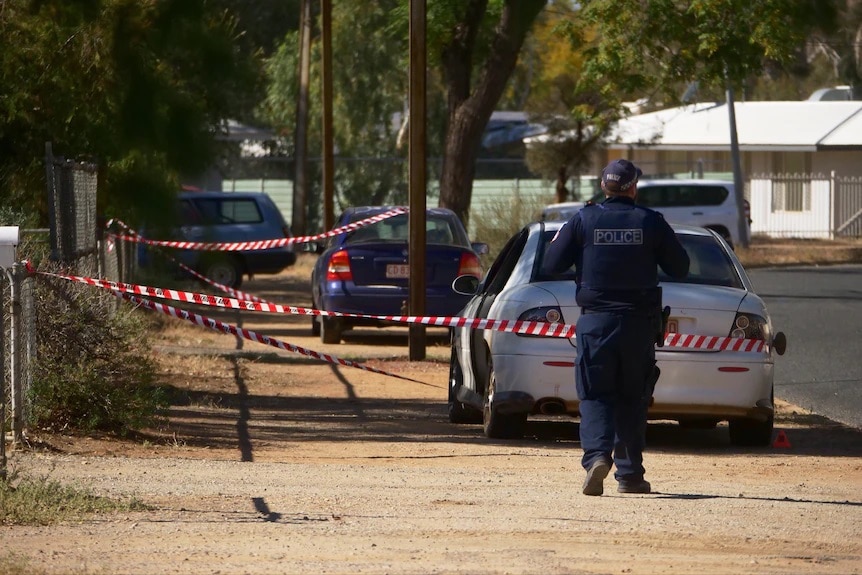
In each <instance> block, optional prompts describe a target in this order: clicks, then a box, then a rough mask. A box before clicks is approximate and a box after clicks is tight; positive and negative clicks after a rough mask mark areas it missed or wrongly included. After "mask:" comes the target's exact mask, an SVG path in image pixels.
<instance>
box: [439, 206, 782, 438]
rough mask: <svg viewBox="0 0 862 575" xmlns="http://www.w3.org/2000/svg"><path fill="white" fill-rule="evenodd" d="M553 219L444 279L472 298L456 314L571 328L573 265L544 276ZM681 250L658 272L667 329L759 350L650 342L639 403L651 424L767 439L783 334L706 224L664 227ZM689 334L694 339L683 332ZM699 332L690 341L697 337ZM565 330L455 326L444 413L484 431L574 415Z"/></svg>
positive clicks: (507, 432) (517, 433) (505, 431)
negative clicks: (684, 273)
mask: <svg viewBox="0 0 862 575" xmlns="http://www.w3.org/2000/svg"><path fill="white" fill-rule="evenodd" d="M563 224H564V222H562V221H554V222H535V223H532V224H529V225H528V226H526V227H525V228H523V229H522V230H521V231H520V232H518V233H517V234H515V235H514V236H513V237H512V238H511V239H510V240H509V241H508V243H507V244H506V246H505V247H504V248H503V250H502V251H501V252H500V254H499V256H498V257H497V259H496V260H495V261H494V263H493V265H492V266H491V267H490V269H489V270H488V273H487V274H486V275H485V278H484V279H483V280H482V281H481V282H477V280H476V279H475V278H472V279H471V278H469V277H466V276H464V277H460V278H458V279H456V280H455V282H454V284H453V287H454V289H455V290H456V291H459V292H461V293H470V294H472V295H473V297H472V299H470V301H469V302H468V303H467V305H466V306H465V307H464V309H463V310H462V311H461V313H460V315H461V316H463V317H467V318H476V319H483V318H487V319H509V320H529V321H538V322H550V323H557V322H559V323H564V324H575V323H576V321H577V319H578V316H579V315H580V308H579V307H578V305H577V303H576V302H575V280H574V269H571V270H569V271H568V272H566V273H564V274H559V275H553V276H549V275H543V274H542V272H541V269H542V266H541V263H542V256H543V254H544V251H545V247H546V246H547V244H548V242H550V240H551V238H553V236H554V234H555V233H556V232H557V230H558V229H559V228H560V227H562V225H563ZM673 229H674V231H675V232H676V234H677V237H678V238H679V239H680V241H681V242H682V244H683V246H684V247H685V249H686V251H687V252H688V254H689V256H690V258H691V267H690V272H689V275H688V277H687V278H686V279H684V280H682V281H673V280H671V279H670V278H668V277H666V276H663V274H662V273H661V270H659V279H660V280H661V283H660V285H661V287H662V290H663V305H665V306H670V308H671V313H670V317H669V320H668V322H667V330H668V332H669V333H678V334H682V335H687V334H690V335H698V336H700V335H703V336H716V337H719V338H740V339H749V340H754V341H753V342H746V344H747V345H746V346H745V347H746V348H750V347H752V344H754V345H755V348H757V347H759V348H761V350H760V351H726V350H721V351H719V350H715V349H707V348H704V347H694V346H690V347H676V346H663V347H658V348H657V349H656V359H657V361H658V366H659V368H660V369H661V377H660V379H659V381H658V384H657V385H656V390H655V395H654V402H653V403H652V405H651V407H650V409H649V417H650V419H652V420H658V419H661V420H667V419H670V420H676V421H678V422H679V423H680V424H681V425H684V426H690V427H701V428H702V427H707V428H710V427H715V426H716V425H717V424H718V422H719V421H723V420H727V421H728V424H729V425H728V427H729V432H730V440H731V443H732V444H734V445H768V444H769V442H770V441H771V438H772V431H773V429H772V427H773V413H774V405H773V399H774V395H773V385H772V384H773V365H774V360H775V354H776V353H777V354H779V355H780V354H783V353H784V348H785V345H786V340H785V337H784V334H782V333H776V332H774V331H773V327H772V321H771V319H770V317H769V313H768V312H767V309H766V305H765V304H764V302H763V300H762V299H761V298H760V297H758V296H757V294H755V293H754V291H753V289H752V285H751V281H750V280H749V278H748V275H747V274H746V273H745V269H744V268H743V267H742V264H740V262H739V260H738V259H737V257H736V255H735V254H734V253H733V250H732V249H731V248H730V246H729V245H728V244H727V243H726V242H725V241H724V240H723V239H722V238H721V236H720V235H718V234H717V233H715V232H714V231H712V230H707V229H705V228H700V227H693V226H682V225H674V226H673ZM692 339H694V338H692ZM703 339H705V338H701V339H700V340H695V341H703ZM575 346H576V343H575V338H574V337H572V338H571V339H567V338H556V337H541V336H529V335H519V334H516V333H512V332H504V331H494V330H477V329H472V328H470V327H463V328H454V329H453V337H452V355H451V360H450V370H449V371H450V375H449V420H450V421H452V422H453V423H479V422H482V423H483V424H484V431H485V435H486V436H488V437H495V438H517V437H521V436H523V433H524V425H525V423H526V421H527V418H528V417H529V416H530V415H538V414H544V415H566V414H568V415H571V416H577V415H578V397H577V392H576V390H575V380H574V374H575V370H574V360H575V354H576V349H575Z"/></svg>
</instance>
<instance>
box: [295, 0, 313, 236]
mask: <svg viewBox="0 0 862 575" xmlns="http://www.w3.org/2000/svg"><path fill="white" fill-rule="evenodd" d="M310 69H311V0H302V3H301V4H300V15H299V91H298V92H297V95H296V129H295V131H294V154H293V158H294V161H295V162H296V165H295V166H294V178H293V206H292V214H291V217H290V227H291V230H292V231H293V234H294V235H305V234H306V233H307V230H306V214H305V212H306V206H307V205H308V202H307V198H308V84H309V75H310Z"/></svg>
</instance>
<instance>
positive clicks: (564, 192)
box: [556, 166, 569, 204]
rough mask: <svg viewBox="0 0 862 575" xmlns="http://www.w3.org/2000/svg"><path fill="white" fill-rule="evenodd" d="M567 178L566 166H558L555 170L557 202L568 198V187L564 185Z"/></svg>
mask: <svg viewBox="0 0 862 575" xmlns="http://www.w3.org/2000/svg"><path fill="white" fill-rule="evenodd" d="M568 179H569V170H568V169H566V166H560V169H559V170H558V171H557V187H556V196H557V203H558V204H559V203H562V202H566V201H568V199H569V188H567V187H566V181H567V180H568Z"/></svg>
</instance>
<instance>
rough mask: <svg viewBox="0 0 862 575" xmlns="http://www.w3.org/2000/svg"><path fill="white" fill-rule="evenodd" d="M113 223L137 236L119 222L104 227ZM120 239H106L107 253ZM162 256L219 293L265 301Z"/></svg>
mask: <svg viewBox="0 0 862 575" xmlns="http://www.w3.org/2000/svg"><path fill="white" fill-rule="evenodd" d="M114 222H116V223H117V224H118V225H120V226H122V227H124V228H126V229H127V230H128V231H129V233H130V234H132V235H133V236H138V232H136V231H135V230H133V229H132V228H130V227H129V226H127V225H126V224H125V223H124V222H122V221H121V220H110V221H109V222H108V223H107V225H106V226H105V227H107V228H110V227H111V226H112V225H113V224H114ZM122 237H125V236H115V235H113V234H112V235H110V236H109V237H108V246H109V251H110V250H111V249H113V245H114V240H115V239H120V238H122ZM153 247H155V246H153ZM162 255H164V256H165V257H166V258H168V259H169V260H170V261H172V262H174V263H175V264H177V265H178V266H179V268H180V269H181V270H183V271H184V272H186V273H188V274H189V275H191V276H192V277H194V278H196V279H198V280H200V281H202V282H204V283H205V284H208V285H210V286H212V287H214V288H216V289H217V290H219V291H221V292H224V293H227V294H230V295H232V296H234V297H235V298H237V299H241V300H249V301H258V302H266V300H265V299H263V298H261V297H258V296H256V295H253V294H250V293H247V292H244V291H242V290H238V289H236V288H232V287H230V286H226V285H224V284H220V283H218V282H217V281H215V280H213V279H210V278H208V277H207V276H205V275H203V274H202V273H200V272H198V271H197V270H194V269H192V268H190V267H189V266H187V265H186V264H184V263H183V262H181V261H179V260H178V259H176V258H174V257H172V256H170V255H169V254H165V253H162Z"/></svg>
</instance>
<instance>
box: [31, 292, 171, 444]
mask: <svg viewBox="0 0 862 575" xmlns="http://www.w3.org/2000/svg"><path fill="white" fill-rule="evenodd" d="M35 305H36V345H37V352H36V360H35V361H34V366H33V383H32V386H31V388H30V397H29V399H30V406H31V408H30V415H31V423H32V424H33V425H35V426H36V427H38V428H41V429H48V430H52V431H59V430H65V429H72V430H80V431H96V430H98V431H107V432H112V433H117V434H120V435H125V434H127V433H128V432H129V431H131V430H134V429H140V428H143V427H146V426H149V425H152V424H154V423H156V422H157V420H158V414H159V410H160V409H162V408H163V407H165V406H166V405H167V399H166V396H165V394H164V392H163V391H162V390H160V389H158V388H157V387H155V386H154V385H153V381H154V376H155V373H156V367H155V362H154V361H153V359H152V357H151V356H150V348H149V339H148V336H147V329H146V323H145V321H146V318H145V317H144V316H143V314H141V313H140V312H137V311H135V310H133V309H132V308H131V306H130V305H129V304H126V303H123V304H121V305H119V306H118V305H117V301H116V299H115V297H114V296H112V295H109V294H108V293H107V292H104V291H102V290H100V289H98V288H94V287H91V286H86V285H83V284H74V283H71V282H65V281H63V280H53V279H47V280H45V281H43V280H42V279H40V281H38V282H37V284H36V304H35Z"/></svg>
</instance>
